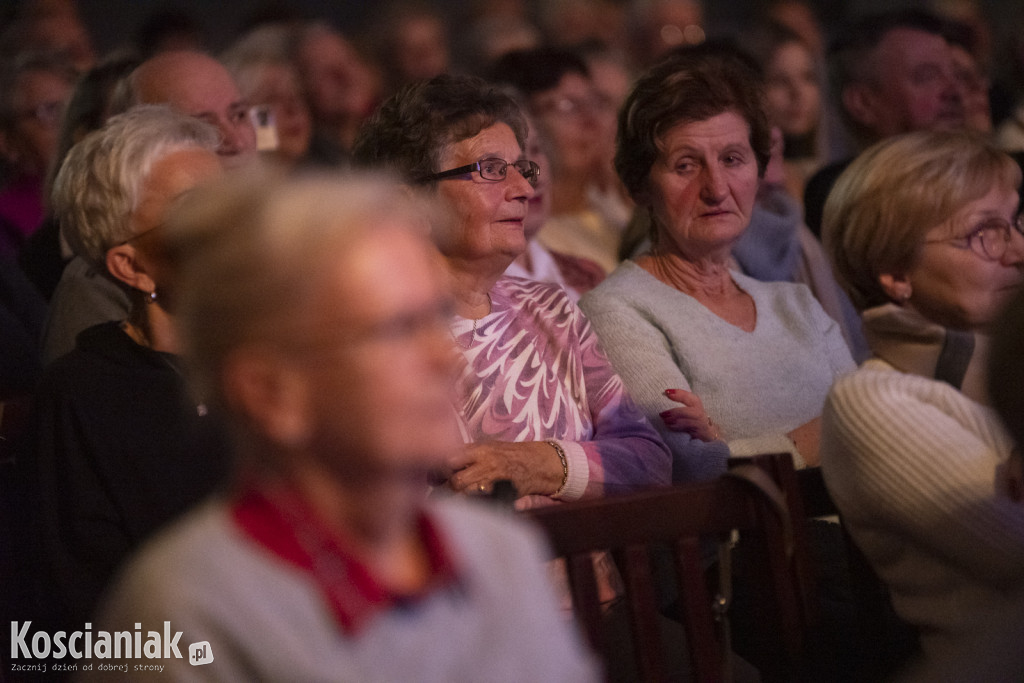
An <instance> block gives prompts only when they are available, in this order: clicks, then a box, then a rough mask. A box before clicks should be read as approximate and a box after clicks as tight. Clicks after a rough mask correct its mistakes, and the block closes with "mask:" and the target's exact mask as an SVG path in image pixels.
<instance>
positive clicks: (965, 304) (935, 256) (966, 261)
mask: <svg viewBox="0 0 1024 683" xmlns="http://www.w3.org/2000/svg"><path fill="white" fill-rule="evenodd" d="M1017 203H1018V197H1017V193H1016V192H1015V191H1013V190H1010V189H1006V188H996V189H993V190H992V191H991V192H989V193H988V194H987V195H985V196H984V197H982V198H981V199H978V200H976V201H973V202H971V203H970V204H968V205H967V206H965V207H964V208H963V209H961V210H960V211H959V212H957V214H956V215H955V216H954V217H953V219H952V220H950V221H947V222H945V223H943V224H941V225H937V226H935V227H934V228H932V229H931V230H930V231H929V232H928V234H927V236H926V238H925V243H924V244H923V245H922V246H921V250H920V254H919V256H918V258H917V260H916V262H915V263H914V265H913V267H912V268H911V269H910V270H909V271H908V272H907V274H906V279H907V281H909V284H910V287H911V292H910V299H909V301H908V302H907V305H908V306H910V307H912V308H913V309H914V310H916V311H918V312H919V313H921V314H922V315H923V316H924V317H926V318H928V319H929V320H931V321H933V322H937V323H939V324H941V325H944V326H946V327H952V328H956V329H968V330H972V329H974V330H976V329H982V328H984V327H986V326H987V325H989V324H990V323H991V322H992V321H993V320H994V319H995V316H996V314H997V313H998V312H999V311H1000V309H1001V308H1002V307H1003V306H1004V305H1005V304H1006V302H1007V301H1008V300H1009V298H1010V297H1011V296H1012V295H1013V293H1014V292H1016V291H1017V289H1018V288H1019V287H1020V284H1021V268H1022V262H1024V237H1021V235H1020V233H1018V232H1017V231H1016V230H1012V229H1011V231H1010V233H1011V238H1010V243H1009V244H1008V245H1007V248H1006V253H1005V254H1003V257H1002V258H1001V259H999V260H997V261H992V260H988V259H986V258H984V257H983V256H982V255H980V254H978V253H976V252H975V251H973V250H972V249H970V248H967V246H966V239H965V238H966V237H967V236H968V235H970V234H971V233H972V232H975V231H976V230H977V229H978V228H979V227H980V226H982V225H985V224H986V223H988V222H989V221H996V222H999V221H1004V222H1007V223H1009V224H1011V225H1012V223H1013V221H1014V219H1015V217H1016V214H1017Z"/></svg>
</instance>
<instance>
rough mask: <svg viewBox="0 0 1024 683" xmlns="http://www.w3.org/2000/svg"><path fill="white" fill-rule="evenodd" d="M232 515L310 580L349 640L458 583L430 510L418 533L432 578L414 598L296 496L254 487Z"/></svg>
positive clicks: (448, 549) (258, 541)
mask: <svg viewBox="0 0 1024 683" xmlns="http://www.w3.org/2000/svg"><path fill="white" fill-rule="evenodd" d="M232 516H233V519H234V522H235V524H236V525H237V526H238V527H239V528H241V529H242V531H243V532H244V533H245V534H246V535H248V536H249V537H250V538H251V539H252V540H253V541H255V542H256V544H258V545H259V546H261V547H263V548H264V549H265V550H267V551H269V552H270V553H272V554H274V555H276V556H277V557H279V558H281V559H283V560H284V561H286V562H288V563H289V564H291V565H293V566H294V567H297V568H298V569H300V570H302V571H303V572H305V573H306V574H307V575H308V577H309V579H310V580H311V581H313V583H314V584H315V585H316V586H317V588H318V589H319V590H320V592H321V594H322V595H323V597H324V599H325V600H326V601H327V605H328V607H329V608H330V610H331V612H332V613H333V615H334V617H335V619H336V620H337V622H338V625H339V626H340V627H341V630H342V631H343V632H344V633H345V634H347V635H357V634H358V633H359V632H360V631H361V630H362V629H363V628H365V627H366V626H367V625H368V623H369V622H370V621H372V619H373V618H374V617H375V616H377V615H379V614H382V613H384V612H387V611H390V610H392V609H403V608H412V607H414V606H415V605H416V603H417V602H419V601H420V600H422V599H424V598H426V597H428V596H429V595H431V594H433V593H434V592H437V591H440V590H443V589H445V588H449V587H452V588H454V587H457V584H458V583H459V572H458V571H457V569H456V564H455V561H454V557H453V554H452V551H451V546H450V544H449V543H448V542H447V541H446V539H445V538H444V535H443V534H442V533H441V530H440V529H439V527H438V525H437V523H436V522H435V521H434V520H433V519H431V517H430V516H429V515H428V514H427V512H426V511H423V512H422V513H421V514H420V517H419V520H418V525H419V526H418V531H419V535H420V539H421V541H422V542H423V545H424V548H425V550H426V554H427V562H428V572H429V574H428V577H427V581H426V584H425V586H424V588H423V589H422V590H420V591H418V592H417V593H415V594H405V593H396V592H393V591H391V590H389V589H388V587H387V586H386V585H385V584H384V583H383V582H382V581H381V579H380V577H379V576H375V575H374V574H373V572H372V571H371V570H370V568H369V567H368V566H367V565H366V564H365V563H364V562H362V561H361V559H360V558H359V557H358V555H357V554H356V552H355V551H354V547H353V544H352V542H351V540H350V539H348V538H346V537H345V536H344V535H342V534H339V533H337V532H336V531H334V530H332V529H329V528H328V527H327V525H326V524H325V523H324V522H323V520H322V519H321V518H320V517H319V515H318V514H317V513H316V512H315V511H314V510H313V509H312V508H311V507H310V506H309V505H308V504H307V503H306V502H305V501H303V500H302V498H301V497H300V496H299V495H298V494H297V493H295V492H294V491H283V492H280V491H277V490H275V491H274V493H273V494H271V493H269V492H268V491H266V490H261V489H259V488H257V487H254V486H250V487H248V488H246V489H245V490H243V492H242V493H241V494H240V495H239V496H238V497H236V499H235V501H234V503H233V504H232Z"/></svg>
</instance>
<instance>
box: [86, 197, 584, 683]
mask: <svg viewBox="0 0 1024 683" xmlns="http://www.w3.org/2000/svg"><path fill="white" fill-rule="evenodd" d="M233 180H234V182H233V183H232V184H227V185H224V186H218V187H215V188H210V189H209V190H208V191H205V192H202V193H201V194H199V196H196V197H190V200H194V201H190V202H189V204H188V205H187V206H185V205H183V206H182V207H181V212H180V213H179V214H178V216H177V219H176V220H175V219H172V220H171V222H170V224H169V226H168V232H169V233H171V234H172V235H173V236H172V238H171V241H172V247H171V253H172V254H173V256H174V257H173V258H172V261H173V262H174V263H179V262H180V264H181V266H180V268H181V269H180V271H178V272H179V275H180V277H179V278H178V279H177V281H178V282H179V284H180V288H179V290H178V297H177V298H178V300H179V301H180V311H181V314H180V315H181V321H182V326H181V328H182V336H183V340H184V345H185V347H186V354H187V357H188V358H189V359H190V360H191V361H192V363H191V367H192V368H193V369H194V376H195V378H196V379H197V385H198V390H199V391H200V392H201V395H203V396H206V397H208V399H209V400H210V402H211V404H212V405H213V406H216V407H221V408H223V410H224V411H225V414H227V415H228V417H229V418H230V419H231V421H232V423H233V424H234V426H235V428H236V429H235V432H234V433H235V435H236V436H237V437H238V438H237V439H236V446H237V459H236V461H237V463H238V472H237V480H238V483H239V486H238V488H237V490H236V491H235V492H234V494H233V495H232V496H231V497H230V498H228V499H226V500H217V501H213V502H211V503H210V504H208V505H206V506H204V507H202V508H200V509H199V510H197V511H196V512H195V513H194V514H193V515H191V516H190V517H189V518H188V519H187V520H186V521H183V522H182V523H181V524H180V525H178V526H176V527H175V528H174V529H172V530H170V531H169V532H168V533H167V534H166V535H164V536H163V537H162V538H161V540H160V541H159V542H158V543H155V544H154V545H153V546H151V547H150V548H149V549H148V550H147V551H146V552H144V553H143V554H142V555H141V556H139V557H138V558H137V560H136V561H135V562H133V563H132V565H131V566H130V567H129V570H128V571H127V573H126V575H125V577H124V579H123V581H122V582H121V583H120V585H119V586H118V588H117V590H116V591H115V592H114V593H113V597H112V599H111V602H110V603H109V605H108V607H107V609H106V611H105V615H104V616H103V617H101V620H100V623H101V624H103V628H106V629H109V630H110V631H115V630H118V631H119V630H122V629H131V628H132V627H133V625H134V624H142V628H157V629H158V628H159V626H160V624H162V623H166V621H167V620H169V621H170V623H171V624H173V628H175V629H177V630H180V631H181V632H182V634H183V643H184V642H193V643H195V642H196V641H205V642H206V646H205V647H204V648H203V651H204V653H205V654H207V655H209V659H210V660H212V661H210V662H209V663H204V666H203V668H202V674H203V676H208V677H209V678H211V679H214V680H226V681H228V680H230V681H242V680H268V681H273V680H304V681H314V680H316V681H330V680H342V679H344V680H359V681H370V680H373V681H406V680H416V681H425V682H436V683H447V682H448V681H456V682H457V681H467V682H468V681H508V680H523V681H527V680H532V681H592V680H595V678H596V672H595V670H594V667H593V664H592V662H591V661H590V658H589V657H588V656H587V655H586V654H585V653H584V651H583V648H582V645H581V642H580V639H579V637H578V636H577V635H576V634H575V633H574V632H573V629H572V628H571V624H570V623H569V622H568V621H566V620H564V619H563V618H562V615H561V614H559V612H558V610H557V609H556V607H555V604H554V598H553V593H552V589H551V586H550V585H549V584H547V583H546V581H547V578H546V576H545V574H544V571H543V561H542V559H541V546H540V543H539V542H538V539H537V538H535V537H534V536H533V535H532V533H530V532H528V531H527V530H526V529H523V528H519V527H518V525H516V524H514V523H513V522H512V521H511V520H509V519H508V518H507V517H505V516H497V515H496V514H495V513H493V512H490V511H489V510H486V509H484V508H482V507H480V508H477V507H475V505H474V504H472V503H469V502H467V501H465V500H452V499H448V500H436V499H435V500H428V499H427V490H428V486H427V483H428V479H429V474H430V473H431V472H432V471H433V470H435V469H437V468H440V467H443V466H444V463H445V460H446V458H447V457H448V455H449V454H450V453H451V452H452V451H453V450H454V449H457V448H458V432H457V425H456V420H455V418H454V415H453V414H452V411H451V404H450V401H449V397H450V395H451V390H452V380H453V379H454V373H453V371H454V360H455V356H454V354H453V353H452V350H451V349H452V344H451V337H450V333H449V330H448V315H449V311H450V310H451V298H450V294H449V293H448V287H447V283H446V279H445V277H444V275H443V274H442V273H441V272H440V269H439V268H438V266H437V261H436V255H435V253H434V252H433V249H432V247H431V246H430V245H429V244H428V243H427V241H426V240H425V239H424V236H423V234H422V229H421V226H422V222H423V221H424V218H425V217H427V216H429V215H430V210H429V208H427V207H424V206H422V205H420V204H419V203H411V202H410V201H409V199H410V198H409V196H408V193H406V192H404V191H403V190H402V189H400V188H397V187H392V186H390V185H385V184H382V183H381V182H379V181H369V180H365V179H363V180H358V179H344V180H341V181H339V180H338V179H337V178H331V179H304V180H301V181H287V180H282V179H280V178H262V179H261V178H255V179H253V178H236V179H233ZM179 259H180V261H179ZM397 273H400V274H401V277H395V275H396V274H397ZM135 628H139V627H138V626H136V627H135ZM182 649H183V650H184V649H185V648H184V647H182ZM187 661H188V660H185V659H180V658H167V659H164V660H162V663H163V664H164V665H165V666H166V667H167V669H168V670H169V671H170V675H171V677H172V678H174V679H186V678H192V677H194V675H195V673H194V672H196V671H197V669H195V668H193V666H192V664H193V662H189V663H187ZM167 673H168V671H164V675H167Z"/></svg>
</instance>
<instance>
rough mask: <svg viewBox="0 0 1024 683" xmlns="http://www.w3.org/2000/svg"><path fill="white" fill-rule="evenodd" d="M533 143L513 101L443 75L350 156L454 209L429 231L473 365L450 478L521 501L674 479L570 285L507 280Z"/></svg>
mask: <svg viewBox="0 0 1024 683" xmlns="http://www.w3.org/2000/svg"><path fill="white" fill-rule="evenodd" d="M525 139H526V127H525V123H524V120H523V116H522V114H521V113H520V111H519V108H518V106H517V105H516V103H515V101H514V100H512V99H511V98H510V97H509V96H508V95H506V94H504V93H503V92H501V91H500V90H498V89H497V88H495V87H491V86H488V85H487V84H485V83H484V82H483V81H481V80H479V79H475V78H468V77H452V76H440V77H438V78H435V79H433V80H430V81H426V82H422V83H419V84H414V85H412V86H409V87H407V88H405V89H403V90H401V91H399V92H398V93H397V94H396V95H395V96H393V97H392V98H391V99H389V100H388V101H386V102H385V103H384V104H383V105H381V108H380V109H379V110H378V112H377V113H376V114H375V115H374V117H372V118H371V119H370V121H368V122H367V125H366V126H365V127H364V128H363V130H362V132H361V134H360V137H359V139H358V140H357V144H356V147H355V150H354V156H355V159H356V161H357V162H358V163H361V164H363V165H373V166H378V167H384V168H387V169H389V170H392V171H394V172H397V173H399V174H400V175H401V176H402V177H403V178H404V179H405V180H406V181H407V182H409V183H410V184H413V185H415V186H417V187H419V188H421V189H422V191H424V192H426V193H428V194H432V195H436V196H438V197H439V198H440V199H441V200H442V201H443V202H444V204H445V205H446V206H447V207H449V208H450V210H451V218H450V220H448V221H447V222H445V223H442V224H440V225H438V226H435V227H434V232H433V238H434V242H435V244H436V245H437V247H438V249H439V250H440V251H441V255H442V256H443V257H444V259H443V260H444V264H445V266H446V271H447V275H448V281H449V283H450V285H451V287H452V288H453V291H454V294H455V315H454V316H453V317H452V320H451V334H452V337H453V338H454V340H455V342H456V344H457V345H458V347H459V351H460V352H461V355H462V357H463V359H464V361H465V362H464V368H463V371H462V376H461V387H462V389H461V395H460V396H459V397H458V403H457V406H456V407H457V411H458V413H459V415H460V417H461V418H462V422H463V427H464V433H465V438H466V441H467V442H469V443H470V445H468V446H467V447H466V449H465V450H464V452H463V453H462V455H461V456H460V457H458V458H456V459H454V460H453V461H452V463H451V465H452V467H453V469H454V470H455V471H454V473H453V474H452V476H451V478H450V479H449V484H450V485H451V487H452V488H453V489H455V490H456V491H465V492H471V493H472V492H486V491H490V490H491V489H492V486H493V484H494V482H495V481H498V480H502V479H506V480H509V481H511V482H512V483H513V484H514V485H515V487H516V490H517V491H518V493H519V495H520V496H522V497H523V499H522V500H520V503H519V504H520V506H525V505H530V504H533V503H537V502H540V501H551V500H576V499H579V498H582V497H592V496H598V495H602V494H606V493H614V492H622V491H629V490H634V489H638V488H644V487H648V486H654V485H660V484H667V483H668V482H669V465H670V463H669V458H668V453H667V452H666V451H665V447H664V445H663V444H662V443H661V441H660V440H659V439H658V437H657V434H656V433H655V432H654V430H653V429H651V427H650V425H649V424H648V423H647V421H646V420H645V419H644V418H643V415H641V414H640V413H639V411H638V410H637V409H636V407H635V406H634V405H633V403H632V401H631V400H630V399H629V398H628V396H627V395H626V393H625V390H624V388H623V386H622V382H621V381H620V379H619V377H618V375H616V374H615V372H614V370H613V369H612V367H611V365H610V364H609V362H608V360H607V359H606V358H605V356H604V353H603V352H602V351H601V350H600V349H599V347H598V345H597V338H596V336H595V335H594V333H593V332H592V330H591V329H590V325H589V324H588V323H587V321H586V319H585V318H584V317H583V315H582V314H581V313H580V311H579V309H578V308H576V306H575V305H573V304H572V303H571V302H570V301H569V299H568V297H567V296H566V294H565V291H564V290H563V289H562V288H560V287H557V286H553V285H549V284H544V283H538V282H532V281H528V280H522V279H519V278H515V277H502V275H503V273H504V272H505V269H506V268H507V267H508V265H509V264H510V263H511V262H512V261H513V259H515V258H516V257H517V256H518V255H519V254H520V253H521V252H522V251H523V249H524V248H525V247H526V240H525V237H524V234H523V223H524V219H525V217H526V210H527V202H528V201H529V199H530V197H531V196H532V195H533V185H534V183H536V181H537V172H538V168H537V165H536V163H535V162H533V161H530V160H528V159H524V158H523V145H524V142H525Z"/></svg>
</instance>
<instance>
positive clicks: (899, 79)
mask: <svg viewBox="0 0 1024 683" xmlns="http://www.w3.org/2000/svg"><path fill="white" fill-rule="evenodd" d="M870 62H871V63H870V65H869V66H870V68H871V71H872V76H871V78H870V79H869V82H867V83H862V84H855V85H854V86H851V88H852V92H854V93H857V94H858V96H859V98H858V99H859V101H857V102H853V106H852V108H851V107H849V106H848V109H849V110H850V112H851V115H853V117H854V118H855V119H857V120H858V121H860V122H861V124H862V125H864V126H865V127H867V128H868V129H870V130H871V131H873V132H874V133H875V135H876V136H877V137H878V138H879V139H881V138H885V137H889V136H891V135H898V134H900V133H907V132H910V131H915V130H943V129H956V128H962V127H963V126H964V103H963V98H962V96H961V92H960V88H959V87H958V85H957V80H956V72H955V70H954V68H953V55H952V50H951V49H950V46H949V44H948V43H947V42H946V40H945V39H944V38H942V37H941V36H937V35H934V34H931V33H926V32H924V31H919V30H916V29H909V28H897V29H893V30H891V31H889V32H888V33H887V34H886V35H885V37H884V38H883V39H882V41H881V42H880V43H879V45H878V47H877V48H876V49H875V51H874V54H873V55H872V56H871V60H870ZM847 91H848V93H849V92H851V89H850V88H848V89H847ZM844 100H846V103H847V105H850V104H851V102H850V101H849V99H848V96H847V95H846V94H844Z"/></svg>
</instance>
